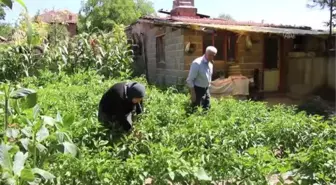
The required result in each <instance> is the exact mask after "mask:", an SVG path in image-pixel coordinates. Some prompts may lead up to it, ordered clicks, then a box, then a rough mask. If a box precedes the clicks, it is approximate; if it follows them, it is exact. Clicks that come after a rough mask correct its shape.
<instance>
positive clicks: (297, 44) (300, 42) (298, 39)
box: [292, 36, 305, 52]
mask: <svg viewBox="0 0 336 185" xmlns="http://www.w3.org/2000/svg"><path fill="white" fill-rule="evenodd" d="M304 44H305V42H304V36H295V38H294V39H293V48H292V51H298V52H301V51H304Z"/></svg>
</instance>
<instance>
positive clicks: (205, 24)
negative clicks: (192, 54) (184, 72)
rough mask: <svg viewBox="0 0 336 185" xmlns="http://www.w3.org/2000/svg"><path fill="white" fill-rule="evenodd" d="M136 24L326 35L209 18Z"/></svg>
mask: <svg viewBox="0 0 336 185" xmlns="http://www.w3.org/2000/svg"><path fill="white" fill-rule="evenodd" d="M137 22H147V23H153V24H164V25H170V26H177V27H188V28H191V29H195V30H202V29H204V28H208V29H218V30H228V31H232V32H237V33H244V32H256V33H270V34H293V35H328V34H329V32H327V31H319V30H312V29H311V28H310V27H307V26H301V27H298V26H289V25H275V24H264V23H255V22H238V21H231V20H225V19H211V18H188V17H172V16H168V17H151V16H145V17H142V18H140V19H139V20H138V21H137Z"/></svg>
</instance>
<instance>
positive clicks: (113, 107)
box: [98, 82, 145, 132]
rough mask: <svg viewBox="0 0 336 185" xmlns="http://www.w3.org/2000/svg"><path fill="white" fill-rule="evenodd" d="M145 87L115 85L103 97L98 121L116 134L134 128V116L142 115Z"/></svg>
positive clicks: (125, 84) (136, 84)
mask: <svg viewBox="0 0 336 185" xmlns="http://www.w3.org/2000/svg"><path fill="white" fill-rule="evenodd" d="M144 96H145V86H144V85H142V84H140V83H137V82H129V83H126V82H121V83H116V84H114V85H113V86H112V87H111V88H110V89H109V90H108V91H107V92H105V93H104V95H103V96H102V98H101V100H100V103H99V112H98V120H99V122H101V123H103V124H104V126H106V127H107V128H109V129H110V130H112V131H116V132H125V131H126V132H128V131H130V130H132V127H133V115H134V113H136V114H141V113H142V106H143V104H142V101H143V98H144Z"/></svg>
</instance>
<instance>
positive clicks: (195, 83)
mask: <svg viewBox="0 0 336 185" xmlns="http://www.w3.org/2000/svg"><path fill="white" fill-rule="evenodd" d="M216 54H217V49H216V48H215V47H213V46H208V47H207V48H206V51H205V54H204V55H203V56H201V57H198V58H196V59H195V60H194V61H193V62H192V64H191V66H190V71H189V75H188V78H187V85H188V87H189V89H190V95H191V102H192V106H193V107H196V106H202V107H203V109H206V110H208V109H209V108H210V91H209V87H210V83H211V80H212V73H213V60H214V57H215V56H216Z"/></svg>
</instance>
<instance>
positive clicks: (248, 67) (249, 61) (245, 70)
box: [231, 33, 264, 77]
mask: <svg viewBox="0 0 336 185" xmlns="http://www.w3.org/2000/svg"><path fill="white" fill-rule="evenodd" d="M250 38H251V41H252V48H250V49H247V47H246V36H245V35H242V36H241V37H240V38H239V40H238V47H237V48H238V51H237V61H236V64H239V67H240V71H241V73H242V75H245V76H248V77H251V76H252V75H253V70H254V69H255V68H258V69H259V70H260V71H261V69H262V67H263V57H264V38H263V35H262V34H254V33H253V34H250ZM234 65H235V64H234ZM231 73H233V74H234V73H235V71H231Z"/></svg>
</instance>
